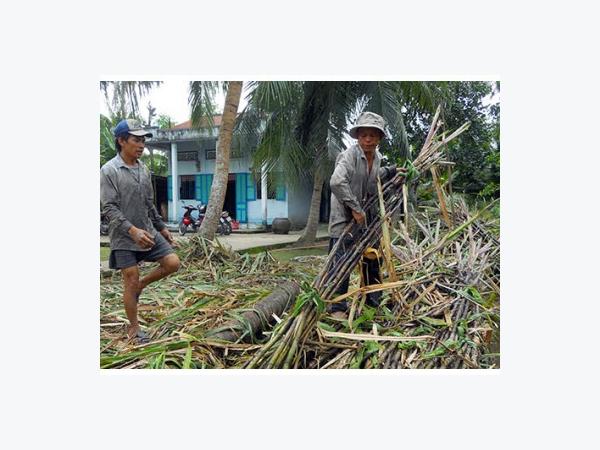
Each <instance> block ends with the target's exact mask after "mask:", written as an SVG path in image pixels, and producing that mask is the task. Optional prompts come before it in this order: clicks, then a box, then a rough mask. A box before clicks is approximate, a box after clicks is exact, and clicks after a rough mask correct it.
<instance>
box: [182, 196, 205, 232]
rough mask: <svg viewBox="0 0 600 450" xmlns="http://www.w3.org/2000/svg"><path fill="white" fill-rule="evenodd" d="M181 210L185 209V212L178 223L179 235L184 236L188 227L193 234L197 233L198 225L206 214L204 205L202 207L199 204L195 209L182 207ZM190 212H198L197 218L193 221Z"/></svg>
mask: <svg viewBox="0 0 600 450" xmlns="http://www.w3.org/2000/svg"><path fill="white" fill-rule="evenodd" d="M183 209H185V212H184V213H183V217H182V218H181V222H179V234H180V235H182V236H184V235H185V233H186V232H187V231H188V230H189V228H190V227H191V229H192V230H193V231H194V232H196V231H198V228H200V225H201V224H202V221H203V220H204V215H205V214H206V205H203V204H202V203H199V204H198V206H196V207H194V206H191V205H183ZM192 211H198V217H197V218H196V219H194V216H193V215H192Z"/></svg>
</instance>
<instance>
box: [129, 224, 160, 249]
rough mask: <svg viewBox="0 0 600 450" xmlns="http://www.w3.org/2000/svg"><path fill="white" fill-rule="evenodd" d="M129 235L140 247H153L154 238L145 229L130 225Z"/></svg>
mask: <svg viewBox="0 0 600 450" xmlns="http://www.w3.org/2000/svg"><path fill="white" fill-rule="evenodd" d="M129 236H131V239H133V240H134V241H135V243H136V244H137V245H139V246H140V247H142V248H152V247H154V238H153V237H152V235H151V234H150V233H148V232H147V231H146V230H142V229H141V228H137V227H131V228H130V229H129Z"/></svg>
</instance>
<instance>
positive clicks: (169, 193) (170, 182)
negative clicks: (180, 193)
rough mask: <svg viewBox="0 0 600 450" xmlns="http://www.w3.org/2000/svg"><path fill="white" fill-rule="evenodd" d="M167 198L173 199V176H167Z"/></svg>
mask: <svg viewBox="0 0 600 450" xmlns="http://www.w3.org/2000/svg"><path fill="white" fill-rule="evenodd" d="M167 200H169V201H173V177H172V176H171V175H169V176H168V177H167Z"/></svg>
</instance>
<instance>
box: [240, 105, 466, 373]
mask: <svg viewBox="0 0 600 450" xmlns="http://www.w3.org/2000/svg"><path fill="white" fill-rule="evenodd" d="M439 115H440V108H439V107H438V109H437V111H436V113H435V115H434V118H433V122H432V126H431V128H430V131H429V133H428V135H427V138H426V140H425V143H424V145H423V148H422V150H421V152H420V153H419V155H418V156H417V158H416V159H415V161H414V162H413V164H412V166H413V167H414V169H416V171H417V172H418V173H423V172H425V171H428V170H430V169H431V168H433V167H434V165H435V164H436V163H437V162H438V161H439V160H440V159H441V158H442V147H443V146H444V145H446V144H447V143H448V142H449V141H450V140H452V139H454V138H455V137H457V136H458V135H460V134H461V133H462V132H463V131H465V130H466V129H467V128H468V126H469V125H468V124H464V125H463V126H461V127H460V128H458V129H457V130H456V131H455V132H453V133H452V134H450V135H449V136H445V135H441V136H438V133H439V130H440V128H441V125H442V123H441V121H440V120H439ZM404 182H405V178H404V175H402V174H397V175H396V176H394V177H393V178H392V179H391V180H390V181H388V182H387V183H386V184H385V185H384V186H383V188H382V189H381V192H380V196H379V197H372V198H370V199H368V200H367V202H366V204H365V205H364V210H365V211H366V213H367V218H368V219H369V223H368V227H367V228H366V229H363V228H362V227H361V226H360V225H359V224H357V223H356V222H355V221H352V222H351V223H350V224H349V225H348V227H346V229H345V230H344V232H343V233H342V235H341V236H340V238H339V240H338V242H337V243H336V246H335V247H334V249H333V250H332V251H331V254H330V257H329V258H328V259H327V261H326V263H325V267H324V268H323V269H322V270H321V272H320V274H319V276H318V277H317V278H316V280H315V281H314V283H313V285H312V290H311V292H307V293H305V298H304V299H303V303H302V304H301V306H299V307H297V308H295V310H294V314H293V316H291V317H289V318H288V319H287V320H286V321H285V322H284V323H283V324H281V326H280V327H279V328H278V329H277V330H275V332H274V333H273V335H272V338H271V340H270V342H268V343H267V344H266V345H265V346H264V347H263V348H262V349H261V350H260V351H259V352H257V354H256V355H255V356H254V357H253V358H252V360H250V362H249V363H248V364H247V365H246V367H248V368H290V367H300V366H302V365H304V366H305V365H306V361H307V349H306V346H305V344H307V343H308V342H309V341H310V340H312V341H313V342H314V341H315V340H316V339H315V336H314V334H315V332H316V330H317V326H316V325H317V322H318V320H319V317H320V316H321V314H322V313H323V310H324V304H323V301H325V302H327V301H332V299H333V297H334V296H335V294H334V293H335V292H336V291H337V290H338V288H339V286H340V285H341V284H342V282H343V280H344V279H345V278H346V277H348V276H350V274H351V272H352V271H353V270H354V268H355V267H356V266H357V264H358V263H359V261H360V259H361V257H362V255H363V253H364V251H365V250H366V249H367V248H369V247H375V248H377V247H379V243H380V241H381V237H382V234H383V233H384V231H386V232H385V235H386V239H387V240H389V231H387V228H385V227H388V226H389V223H390V222H391V220H392V218H393V217H394V216H395V215H396V213H397V212H398V211H399V210H400V208H401V206H402V200H403V194H402V185H403V184H404ZM382 204H383V205H384V208H382V209H381V210H380V205H382ZM469 224H470V222H469V221H467V222H466V223H465V224H463V225H462V226H461V227H460V228H459V229H457V230H455V231H454V232H453V233H454V234H458V233H459V231H461V230H464V229H465V228H466V226H467V225H469ZM444 243H445V242H444V241H442V242H439V243H436V245H440V247H439V248H437V247H434V248H430V249H428V252H429V253H428V255H430V254H432V253H435V252H437V251H439V250H440V249H441V248H442V247H443V245H442V244H444ZM341 245H345V246H346V248H349V250H347V251H346V253H345V255H344V257H342V258H339V259H336V258H334V254H335V252H336V250H337V248H338V247H340V246H341ZM383 251H384V253H385V252H388V253H389V251H390V250H389V242H388V245H387V247H386V246H384V248H383ZM428 255H427V256H428ZM389 256H390V255H389V254H388V270H390V271H393V272H394V273H393V279H394V280H398V279H400V280H401V281H394V282H393V283H388V284H387V288H392V287H393V288H394V294H395V298H398V296H401V293H399V289H400V288H401V287H403V286H406V284H407V283H408V282H409V281H408V280H406V279H402V278H401V277H400V278H399V277H398V274H397V273H396V272H395V270H394V269H393V268H392V266H391V262H390V258H389ZM416 262H418V260H415V261H411V262H409V263H408V264H409V267H411V269H415V266H414V264H415V263H416ZM383 288H384V287H381V286H380V288H379V289H380V290H382V289H383ZM371 289H373V287H371ZM400 298H402V297H400ZM336 300H340V298H337V299H333V301H336ZM363 303H364V302H363ZM398 303H399V305H400V306H401V307H407V306H408V305H407V303H406V301H400V302H398ZM355 305H356V302H354V303H353V307H352V308H351V310H350V316H351V317H350V321H349V323H348V324H349V325H350V326H351V325H352V323H353V316H354V312H355V308H354V306H355ZM400 312H401V311H396V313H397V314H399V313H400ZM374 326H375V325H374ZM373 331H374V332H375V333H377V330H376V328H375V329H374V330H373ZM327 333H329V334H327ZM331 333H332V332H331V331H327V330H326V331H325V332H321V334H320V335H319V336H318V337H319V338H322V337H323V336H324V335H326V337H338V338H344V339H353V338H349V337H348V336H345V335H337V336H334V335H331ZM354 338H357V337H356V336H355V337H354ZM362 339H367V338H364V337H363V338H362ZM378 339H379V340H382V338H378ZM423 339H430V340H434V339H435V337H433V336H427V337H424V338H423ZM368 340H370V341H372V337H369V338H368ZM388 340H389V338H388ZM396 340H397V339H396ZM407 342H409V341H407ZM346 350H347V352H346V353H348V354H350V353H351V351H350V349H346ZM313 353H314V352H313ZM336 357H337V356H336ZM326 364H327V363H326ZM326 364H325V365H326ZM317 365H318V366H320V363H317Z"/></svg>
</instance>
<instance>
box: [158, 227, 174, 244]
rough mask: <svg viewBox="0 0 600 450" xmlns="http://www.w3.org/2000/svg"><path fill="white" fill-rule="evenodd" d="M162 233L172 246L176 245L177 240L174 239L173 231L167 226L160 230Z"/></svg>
mask: <svg viewBox="0 0 600 450" xmlns="http://www.w3.org/2000/svg"><path fill="white" fill-rule="evenodd" d="M160 234H162V235H163V237H164V238H165V239H166V240H167V242H168V243H169V244H171V247H175V240H174V239H173V236H172V235H171V232H170V231H169V230H168V229H167V228H166V227H165V228H163V229H162V230H160Z"/></svg>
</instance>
